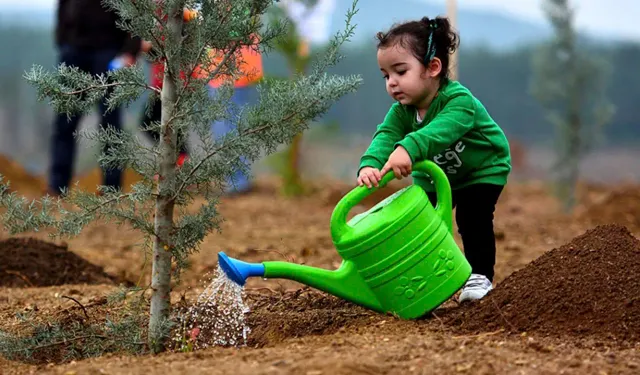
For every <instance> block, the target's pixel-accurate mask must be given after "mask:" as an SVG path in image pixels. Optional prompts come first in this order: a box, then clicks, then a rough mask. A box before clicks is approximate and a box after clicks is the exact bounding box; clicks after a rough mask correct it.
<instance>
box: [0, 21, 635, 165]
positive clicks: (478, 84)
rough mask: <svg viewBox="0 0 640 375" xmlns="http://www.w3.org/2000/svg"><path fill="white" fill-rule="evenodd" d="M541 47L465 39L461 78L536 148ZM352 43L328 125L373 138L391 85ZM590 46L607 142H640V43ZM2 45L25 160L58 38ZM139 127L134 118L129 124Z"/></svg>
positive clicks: (283, 72) (21, 31)
mask: <svg viewBox="0 0 640 375" xmlns="http://www.w3.org/2000/svg"><path fill="white" fill-rule="evenodd" d="M535 47H536V46H533V45H531V46H522V47H520V48H518V49H514V50H511V51H508V52H497V51H492V50H490V49H489V48H484V47H482V46H473V47H470V46H465V44H464V37H463V38H462V46H461V50H460V60H459V77H460V80H461V81H462V82H463V83H464V84H465V85H467V86H468V87H469V88H470V89H471V90H472V91H473V92H474V93H475V94H476V95H477V96H478V97H479V98H480V99H481V100H482V101H483V103H484V104H485V105H486V106H487V108H488V109H489V111H490V112H491V114H492V116H493V117H494V118H495V119H496V121H498V123H499V124H500V125H501V126H502V127H503V128H504V129H505V131H506V133H507V134H508V135H509V136H510V137H511V138H513V139H518V140H521V141H524V142H526V143H527V144H528V145H533V144H540V145H547V144H551V143H552V140H553V137H554V129H553V125H552V124H550V123H548V121H547V120H546V118H545V113H544V111H543V110H542V108H541V106H540V104H539V103H538V102H537V101H536V100H535V99H534V98H533V96H532V93H531V83H532V79H533V77H534V75H533V69H532V58H533V54H535V53H536V48H535ZM347 48H348V49H347V50H345V51H343V53H344V54H345V55H346V58H345V60H344V61H342V62H341V63H340V64H338V66H337V67H335V68H333V69H332V73H338V74H341V75H348V74H360V75H362V77H363V79H364V83H363V85H362V87H361V89H360V90H359V91H358V92H357V93H355V94H350V95H347V96H346V97H344V98H342V99H341V100H340V101H339V102H338V103H337V104H336V105H335V106H334V107H333V108H332V109H331V110H330V111H329V112H328V113H327V114H326V115H325V116H324V118H323V119H322V122H323V123H328V122H331V123H334V122H335V123H338V124H339V129H340V131H342V132H345V133H349V134H352V135H362V136H363V137H370V136H371V134H372V130H373V129H374V128H375V126H376V125H377V124H378V123H379V122H380V121H381V120H382V118H383V117H384V115H385V113H386V111H387V110H388V107H389V105H390V104H391V99H390V98H389V97H388V96H387V94H386V92H385V90H384V84H383V78H382V75H381V74H380V72H379V69H378V66H377V63H376V59H375V53H376V51H375V43H374V39H373V36H372V37H371V39H370V42H366V43H361V44H359V45H358V44H356V43H350V44H349V47H347ZM588 48H590V50H591V51H592V53H594V54H597V55H599V56H603V57H605V58H607V59H608V60H609V61H610V63H611V68H612V76H611V81H610V83H609V88H608V90H609V92H608V93H607V95H608V97H609V99H610V100H611V102H612V103H613V105H615V107H616V113H615V116H614V118H613V119H612V122H611V125H609V126H607V127H606V128H605V129H604V135H605V139H604V142H603V143H601V145H602V146H611V145H618V146H620V145H622V144H625V143H626V144H634V143H636V142H638V141H639V140H640V127H638V126H637V124H638V121H639V119H640V109H638V106H637V105H636V104H635V103H634V101H636V100H637V99H636V98H638V97H640V75H639V74H637V73H636V71H637V70H636V68H637V67H638V66H640V44H631V43H627V44H625V43H618V44H610V45H592V46H589V47H588ZM0 50H1V51H2V53H1V54H0V87H2V90H0V134H1V136H0V153H7V154H11V155H12V156H14V157H15V158H17V159H21V160H25V158H27V155H31V154H33V153H34V152H35V153H42V152H43V150H46V149H48V135H49V134H50V124H51V116H52V115H53V114H52V112H51V111H50V109H49V108H47V106H46V103H44V102H40V103H39V102H37V99H36V96H35V91H34V90H33V89H32V88H31V87H29V86H28V85H27V83H26V81H25V80H24V78H23V75H24V72H25V71H26V70H29V69H30V68H31V66H32V64H40V65H43V66H44V67H53V66H55V65H56V63H57V61H56V51H55V49H54V46H53V35H52V33H50V32H49V31H48V30H46V29H37V28H27V27H21V26H10V27H4V28H2V27H0ZM315 53H318V51H316V52H315ZM265 70H266V72H267V74H272V75H278V76H287V75H289V74H291V72H290V71H289V69H288V64H287V62H286V57H284V56H282V55H281V54H279V53H277V52H276V51H272V52H270V53H269V54H268V55H267V56H265ZM143 100H144V99H141V100H140V101H139V102H138V103H137V104H136V105H134V106H131V107H130V108H129V116H130V117H129V118H130V119H137V118H138V114H139V112H140V111H141V108H142V104H143ZM134 126H135V123H132V121H131V120H130V121H129V124H128V127H129V128H131V127H134ZM43 157H46V155H45V156H43ZM27 159H28V160H32V159H34V157H28V158H27ZM36 159H37V158H36Z"/></svg>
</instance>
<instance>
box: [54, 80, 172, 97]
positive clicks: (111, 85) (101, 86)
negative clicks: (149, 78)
mask: <svg viewBox="0 0 640 375" xmlns="http://www.w3.org/2000/svg"><path fill="white" fill-rule="evenodd" d="M129 83H130V82H113V83H105V84H104V85H91V86H88V87H86V88H84V89H80V90H76V91H68V92H64V91H63V92H61V94H62V95H67V96H73V95H79V94H84V93H85V92H87V91H93V90H98V89H102V88H109V87H117V86H139V87H144V88H146V89H147V90H152V91H155V92H157V93H160V92H161V91H160V89H158V88H155V87H152V86H149V85H141V84H139V83H135V84H132V85H130V84H129Z"/></svg>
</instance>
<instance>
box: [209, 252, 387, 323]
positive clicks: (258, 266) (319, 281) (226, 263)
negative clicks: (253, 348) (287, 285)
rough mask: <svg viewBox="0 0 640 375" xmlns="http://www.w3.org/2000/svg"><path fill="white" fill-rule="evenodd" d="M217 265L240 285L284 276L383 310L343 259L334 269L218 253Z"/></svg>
mask: <svg viewBox="0 0 640 375" xmlns="http://www.w3.org/2000/svg"><path fill="white" fill-rule="evenodd" d="M218 262H219V264H220V268H222V270H223V271H224V272H225V273H226V274H227V276H228V277H229V278H230V279H231V280H233V281H234V282H236V283H237V284H239V285H244V284H245V282H246V280H247V278H249V277H264V278H267V279H287V280H293V281H297V282H299V283H302V284H305V285H308V286H310V287H312V288H315V289H319V290H322V291H324V292H327V293H329V294H332V295H334V296H336V297H338V298H342V299H345V300H348V301H351V302H353V303H355V304H358V305H360V306H363V307H366V308H369V309H372V310H375V311H380V312H383V308H382V306H381V304H380V302H379V301H378V299H377V297H376V296H375V295H374V294H373V292H372V291H371V289H370V288H369V286H368V285H367V284H366V283H365V282H364V280H363V279H362V277H361V276H360V274H359V273H358V271H357V269H356V267H355V264H353V262H350V261H344V262H343V263H342V265H341V266H340V267H339V268H338V269H337V270H334V271H330V270H325V269H322V268H316V267H310V266H305V265H300V264H295V263H289V262H275V261H273V262H262V263H247V262H243V261H240V260H237V259H233V258H230V257H229V256H227V255H226V254H225V253H224V252H220V253H218Z"/></svg>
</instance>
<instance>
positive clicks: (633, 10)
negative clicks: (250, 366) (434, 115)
mask: <svg viewBox="0 0 640 375" xmlns="http://www.w3.org/2000/svg"><path fill="white" fill-rule="evenodd" d="M56 1H57V0H0V9H1V8H5V9H6V8H7V7H10V8H12V9H25V10H26V9H29V8H32V7H34V8H39V9H47V8H48V9H54V8H55V5H56ZM345 1H349V2H350V0H338V2H339V3H342V2H345ZM390 1H397V0H390ZM414 1H415V0H414ZM423 1H425V2H431V3H438V2H440V3H444V1H445V0H423ZM366 3H367V0H360V1H359V3H358V6H359V7H362V6H366ZM571 3H572V4H573V5H574V6H575V7H576V8H577V13H576V22H577V25H578V27H580V28H581V29H585V30H588V31H590V32H592V33H599V32H601V33H603V34H607V35H617V36H621V37H627V38H633V39H636V40H640V27H638V25H637V24H636V23H637V22H638V18H639V17H640V1H638V0H571ZM540 4H541V0H458V7H459V8H477V9H491V10H496V11H500V12H505V13H509V14H512V15H515V16H518V17H519V18H523V19H528V20H532V21H537V22H544V18H543V14H542V10H541V9H540ZM634 25H635V26H634Z"/></svg>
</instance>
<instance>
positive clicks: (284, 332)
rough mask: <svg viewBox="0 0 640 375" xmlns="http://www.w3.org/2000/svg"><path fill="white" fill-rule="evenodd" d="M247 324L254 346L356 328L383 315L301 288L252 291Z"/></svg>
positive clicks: (248, 343) (377, 319)
mask: <svg viewBox="0 0 640 375" xmlns="http://www.w3.org/2000/svg"><path fill="white" fill-rule="evenodd" d="M248 303H249V306H250V308H251V312H250V313H249V314H248V316H247V318H248V325H249V327H250V328H251V335H250V337H249V340H248V342H247V345H248V346H251V347H264V346H274V345H276V344H279V343H281V342H283V341H285V340H287V339H291V338H297V337H304V336H309V335H331V334H333V333H336V332H339V331H341V332H347V331H349V332H357V331H358V327H364V326H367V325H368V324H371V323H373V322H376V321H380V320H381V319H383V318H384V317H381V316H380V315H378V314H374V313H373V312H371V311H369V310H367V309H364V308H362V307H360V306H356V305H354V304H352V303H349V302H347V301H344V300H341V299H338V298H336V297H333V296H330V295H326V294H324V293H319V292H317V291H314V290H307V288H305V289H298V290H296V291H291V292H285V293H280V294H273V293H272V294H270V295H263V294H250V295H248Z"/></svg>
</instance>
